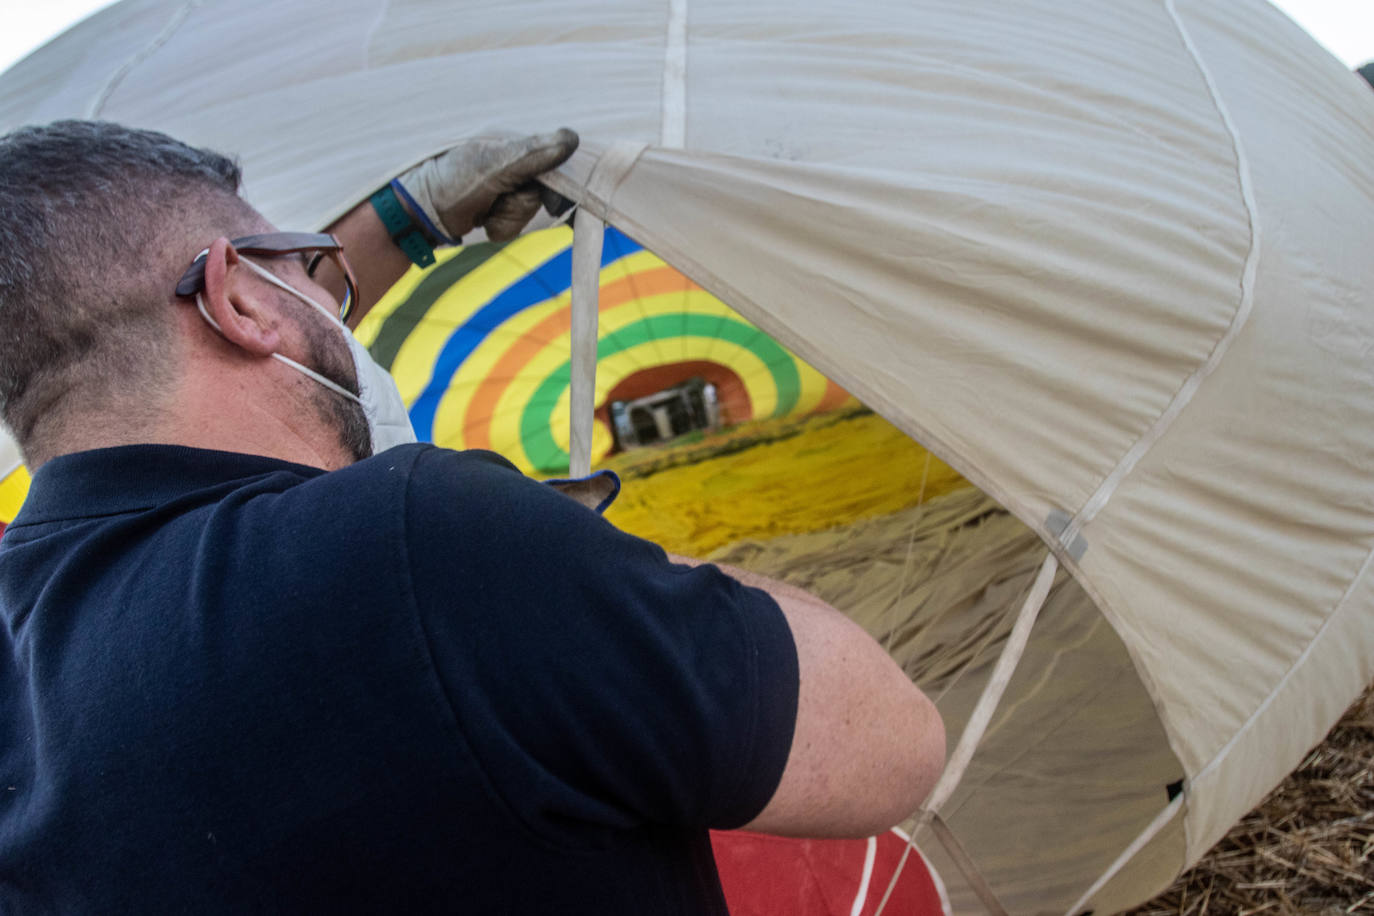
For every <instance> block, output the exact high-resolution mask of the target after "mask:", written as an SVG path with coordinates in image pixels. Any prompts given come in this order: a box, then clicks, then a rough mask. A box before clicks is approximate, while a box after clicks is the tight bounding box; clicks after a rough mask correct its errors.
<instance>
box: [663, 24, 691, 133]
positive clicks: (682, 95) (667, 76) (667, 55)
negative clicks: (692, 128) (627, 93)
mask: <svg viewBox="0 0 1374 916" xmlns="http://www.w3.org/2000/svg"><path fill="white" fill-rule="evenodd" d="M658 142H659V145H660V146H663V147H666V148H668V149H681V148H682V147H683V145H684V144H685V143H686V142H687V0H668V34H667V37H666V39H665V41H664V47H663V117H662V121H661V122H660V125H659V139H658Z"/></svg>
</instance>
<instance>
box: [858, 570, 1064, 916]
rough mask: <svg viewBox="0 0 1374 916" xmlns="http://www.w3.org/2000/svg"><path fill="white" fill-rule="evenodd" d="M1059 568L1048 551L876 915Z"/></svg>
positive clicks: (991, 706)
mask: <svg viewBox="0 0 1374 916" xmlns="http://www.w3.org/2000/svg"><path fill="white" fill-rule="evenodd" d="M1058 571H1059V561H1058V560H1057V559H1055V556H1054V554H1053V553H1047V554H1046V555H1045V561H1044V562H1043V563H1042V564H1040V572H1039V573H1038V574H1037V575H1036V577H1035V582H1034V584H1032V585H1031V590H1030V593H1029V594H1028V595H1026V600H1025V602H1024V603H1023V604H1022V605H1021V610H1020V611H1019V612H1018V613H1017V615H1016V623H1015V624H1014V625H1013V626H1012V628H1011V633H1010V634H1009V635H1008V636H1007V644H1006V645H1005V646H1004V647H1003V648H1002V654H1001V655H1000V656H999V657H998V659H997V664H996V665H995V666H994V667H993V669H992V676H991V677H990V678H988V682H987V685H986V686H984V687H983V693H982V695H981V696H979V697H978V703H977V705H976V706H974V708H973V714H972V715H971V716H969V720H968V724H967V725H965V726H964V731H963V734H961V735H960V736H959V743H958V744H957V745H955V748H954V753H953V754H952V755H950V758H949V763H947V764H945V769H944V772H943V773H941V774H940V779H939V780H938V781H937V782H936V783H935V788H934V789H932V790H931V792H930V797H929V798H927V799H926V803H925V804H924V805H922V806H921V811H920V816H919V817H918V819H917V821H916V826H915V827H913V828H912V830H911V839H910V840H908V841H907V847H906V850H905V851H903V853H902V858H901V861H900V862H899V863H898V864H897V870H896V871H895V872H893V875H892V880H891V881H890V882H889V883H888V886H887V892H886V893H885V894H883V899H882V902H881V903H879V904H878V910H877V912H876V913H875V914H874V916H882V912H883V908H884V907H885V906H887V901H888V898H890V897H891V896H892V892H893V890H894V889H895V888H896V887H897V880H898V879H899V878H900V877H901V876H902V869H903V868H905V867H906V862H907V858H908V857H909V856H910V855H911V848H912V847H913V846H914V845H915V844H916V835H917V834H919V833H920V832H921V830H922V828H924V827H926V826H928V825H929V824H930V822H931V819H932V818H933V817H934V816H935V815H936V814H937V813H939V811H940V809H941V808H942V807H944V804H945V802H947V801H949V799H950V797H951V796H952V795H953V794H954V791H955V790H956V789H957V788H958V787H959V783H960V781H961V780H963V778H964V773H965V771H967V770H968V765H969V763H970V762H972V760H973V753H974V751H976V750H977V749H978V744H979V742H980V741H982V739H983V734H984V733H985V732H986V731H987V728H988V725H989V723H991V722H992V717H993V714H994V713H996V712H997V706H998V704H999V703H1001V701H1002V694H1004V693H1005V692H1006V689H1007V685H1008V684H1010V683H1011V677H1012V675H1013V674H1014V673H1015V672H1016V665H1017V663H1018V662H1020V661H1021V656H1022V655H1023V654H1024V653H1025V651H1026V644H1027V643H1028V642H1029V641H1030V634H1031V629H1032V628H1033V627H1034V626H1035V621H1036V619H1037V618H1038V617H1039V616H1040V609H1041V608H1042V607H1044V605H1045V600H1046V599H1047V598H1048V597H1049V594H1050V588H1051V587H1052V586H1053V585H1054V576H1055V573H1057V572H1058ZM994 912H995V910H994Z"/></svg>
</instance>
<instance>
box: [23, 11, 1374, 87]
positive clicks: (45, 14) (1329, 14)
mask: <svg viewBox="0 0 1374 916" xmlns="http://www.w3.org/2000/svg"><path fill="white" fill-rule="evenodd" d="M107 5H108V3H107V2H106V0H0V22H3V23H4V27H3V29H0V71H3V70H4V69H6V68H7V67H9V65H10V64H12V63H14V62H15V61H17V60H19V59H20V58H21V57H23V56H24V55H25V54H28V53H29V52H30V51H32V50H33V49H34V48H37V47H38V46H39V45H41V44H43V42H45V41H47V40H48V39H49V38H51V37H52V36H53V35H56V34H57V33H58V32H60V31H62V30H63V29H65V28H66V27H67V26H69V25H71V24H72V23H74V22H77V21H79V20H81V19H83V18H84V17H86V16H89V15H90V14H91V13H93V12H95V11H96V10H98V9H100V8H101V7H104V6H107ZM1275 6H1277V7H1279V8H1280V9H1282V10H1284V11H1285V12H1286V13H1288V15H1289V16H1292V17H1293V18H1294V19H1296V20H1297V21H1298V24H1299V25H1301V26H1302V27H1303V28H1305V29H1307V31H1309V32H1311V33H1312V35H1313V36H1315V37H1316V39H1317V40H1318V41H1320V42H1321V43H1322V44H1324V45H1326V47H1327V48H1329V49H1330V50H1331V52H1332V53H1333V54H1335V55H1336V56H1337V57H1339V58H1340V59H1341V60H1343V61H1345V63H1346V65H1347V66H1350V67H1357V66H1359V65H1360V64H1363V63H1365V62H1366V61H1370V60H1374V0H1279V2H1277V3H1275Z"/></svg>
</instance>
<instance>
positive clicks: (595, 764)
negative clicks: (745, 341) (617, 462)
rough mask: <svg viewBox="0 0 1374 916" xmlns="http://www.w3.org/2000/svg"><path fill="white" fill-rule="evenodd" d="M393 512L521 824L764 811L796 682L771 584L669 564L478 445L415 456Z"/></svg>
mask: <svg viewBox="0 0 1374 916" xmlns="http://www.w3.org/2000/svg"><path fill="white" fill-rule="evenodd" d="M406 507H407V508H406V511H407V531H408V541H409V543H408V551H409V555H410V562H411V569H412V577H413V584H414V589H415V595H416V603H417V606H418V608H419V612H420V616H421V622H422V626H423V628H424V630H425V632H426V634H427V637H428V639H429V643H430V654H431V657H432V658H433V659H434V664H435V668H436V671H437V673H438V677H439V680H440V682H441V684H442V687H443V689H444V690H445V692H446V694H447V696H448V699H449V702H450V705H451V706H452V707H453V709H454V711H455V715H456V716H457V718H458V723H459V727H460V730H461V731H462V733H463V735H464V737H465V739H466V741H467V742H468V744H469V747H470V750H471V752H472V753H474V754H475V755H476V756H477V758H478V761H479V763H480V765H481V766H482V768H483V770H484V772H485V773H486V774H487V776H488V777H489V778H490V780H491V781H492V786H493V790H494V791H496V792H497V793H499V794H500V795H501V796H502V798H503V799H504V801H505V803H506V804H507V805H509V806H510V807H511V808H513V809H514V810H515V812H516V813H517V814H518V815H519V816H520V817H521V818H522V819H524V820H525V821H526V822H527V823H528V824H529V825H530V826H532V827H533V828H535V829H536V830H539V831H541V832H543V833H545V834H546V835H548V834H556V835H559V836H562V835H564V834H565V833H566V831H567V830H568V829H569V826H570V825H589V824H590V825H600V826H604V827H608V828H633V827H638V826H645V825H670V826H678V827H715V828H731V827H737V826H740V825H742V824H744V823H747V822H748V821H749V820H752V819H753V818H754V817H755V816H756V815H757V814H758V813H759V812H760V811H761V810H762V809H763V807H764V806H765V805H766V804H767V802H768V801H769V799H770V798H771V797H772V795H773V792H774V791H775V789H776V788H777V785H778V782H779V780H780V778H781V776H782V771H783V767H784V766H785V764H786V762H787V755H788V752H789V750H790V747H791V741H792V732H793V727H794V725H795V720H796V709H797V690H798V667H797V656H796V648H795V645H794V644H793V641H792V636H791V631H790V629H789V628H788V625H787V621H786V619H785V618H784V617H783V615H782V612H781V610H780V609H779V608H778V606H777V603H776V602H775V601H774V600H773V599H772V597H770V596H769V595H768V594H767V593H766V592H763V591H760V590H758V589H754V588H748V587H746V586H744V585H741V584H740V583H739V582H738V581H736V580H735V579H733V578H731V577H729V576H727V575H725V574H724V573H722V572H720V570H718V569H716V568H715V567H713V566H709V565H704V566H699V567H685V566H680V565H676V564H673V563H671V562H669V560H668V558H667V556H666V555H665V554H664V552H663V550H662V549H661V548H659V547H657V546H656V545H654V544H652V543H650V542H648V541H644V540H641V539H639V538H635V537H632V536H630V535H627V534H625V533H623V532H621V531H619V530H618V529H616V528H615V527H614V526H613V525H611V524H610V523H608V522H607V521H605V520H604V519H602V518H601V517H600V516H598V515H597V514H596V513H594V512H592V511H591V510H589V509H586V508H584V507H583V506H581V505H579V504H577V503H576V502H574V501H573V500H572V499H570V498H568V497H566V496H564V495H562V494H560V493H558V492H556V491H554V490H553V489H551V488H549V487H546V486H544V485H543V484H540V483H537V482H534V481H531V480H529V479H528V478H525V477H524V476H523V475H521V474H520V473H519V472H518V471H516V470H515V469H514V468H513V467H511V466H510V465H509V464H508V463H506V462H505V461H504V460H503V459H500V458H497V457H495V456H493V455H491V454H490V453H472V452H461V453H460V452H450V451H447V450H443V449H431V450H428V451H426V452H424V453H423V454H421V455H420V456H419V458H418V459H417V462H416V465H415V471H414V474H413V476H412V480H411V484H410V488H409V492H408V496H407V503H406Z"/></svg>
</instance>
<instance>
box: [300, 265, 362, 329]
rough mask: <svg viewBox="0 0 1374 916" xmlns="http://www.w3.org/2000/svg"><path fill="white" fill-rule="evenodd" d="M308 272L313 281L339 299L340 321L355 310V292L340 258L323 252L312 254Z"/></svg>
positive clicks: (307, 266) (307, 268) (307, 267)
mask: <svg viewBox="0 0 1374 916" xmlns="http://www.w3.org/2000/svg"><path fill="white" fill-rule="evenodd" d="M306 272H307V273H309V274H310V278H311V279H312V280H314V281H315V282H316V283H318V284H320V285H321V286H323V287H324V288H325V289H327V290H329V291H330V292H331V293H333V294H334V295H335V297H336V298H338V300H339V318H340V320H342V319H343V318H344V317H345V316H347V315H348V312H349V310H350V309H352V308H353V301H352V299H353V290H352V288H351V287H350V286H349V284H348V274H347V273H345V272H344V269H343V264H342V262H340V260H339V256H338V255H337V254H333V253H328V254H326V253H322V252H316V253H314V254H311V255H310V256H309V259H308V260H307V261H306Z"/></svg>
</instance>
